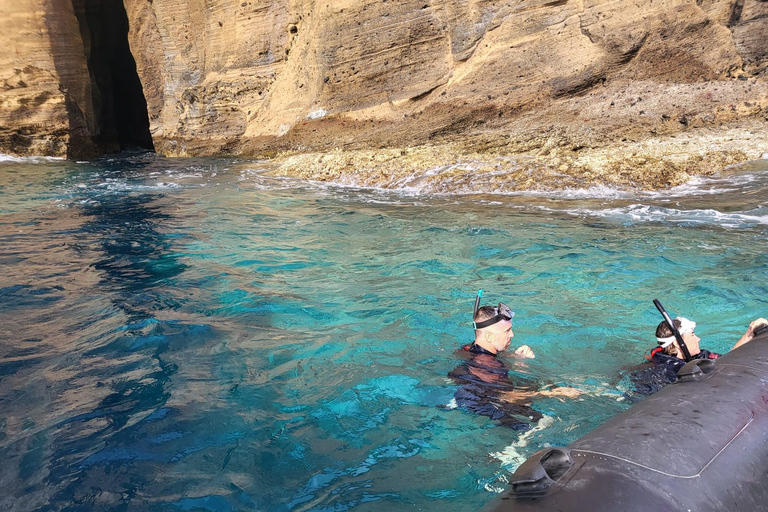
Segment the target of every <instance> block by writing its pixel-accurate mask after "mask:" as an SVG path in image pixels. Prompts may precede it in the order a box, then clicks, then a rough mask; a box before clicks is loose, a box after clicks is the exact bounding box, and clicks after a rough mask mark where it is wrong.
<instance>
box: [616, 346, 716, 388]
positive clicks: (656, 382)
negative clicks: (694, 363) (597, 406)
mask: <svg viewBox="0 0 768 512" xmlns="http://www.w3.org/2000/svg"><path fill="white" fill-rule="evenodd" d="M718 357H720V354H716V353H714V352H710V351H709V350H702V351H701V352H699V353H698V354H696V355H695V356H691V359H717V358H718ZM647 358H648V359H649V360H650V361H651V363H653V365H652V366H650V365H648V366H646V367H644V368H640V369H639V370H636V371H634V372H632V373H631V374H630V380H631V381H632V383H633V384H634V388H635V389H634V391H635V392H636V393H638V394H639V395H642V396H649V395H652V394H654V393H656V392H657V391H659V390H661V388H663V387H664V386H666V385H667V384H671V383H673V382H675V381H676V380H677V372H679V371H680V368H682V367H683V366H684V365H685V360H683V359H680V358H679V357H675V356H670V355H667V354H665V353H664V352H663V351H662V349H661V347H655V348H653V349H652V350H651V353H650V356H647Z"/></svg>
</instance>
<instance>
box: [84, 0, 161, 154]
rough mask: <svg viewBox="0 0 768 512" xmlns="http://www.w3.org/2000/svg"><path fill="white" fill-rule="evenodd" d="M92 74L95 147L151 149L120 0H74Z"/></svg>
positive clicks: (126, 16) (107, 149)
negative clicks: (95, 129) (95, 122)
mask: <svg viewBox="0 0 768 512" xmlns="http://www.w3.org/2000/svg"><path fill="white" fill-rule="evenodd" d="M73 5H74V8H75V14H76V15H77V18H78V21H79V23H80V34H81V36H82V39H83V44H84V46H85V49H86V56H87V58H88V68H89V70H90V74H91V83H92V85H93V86H94V87H92V94H93V105H94V109H96V118H97V122H98V123H99V127H98V128H99V129H98V130H97V133H98V135H97V138H98V140H97V143H98V144H99V145H100V146H102V147H103V148H104V149H105V150H106V151H109V150H110V149H113V150H114V149H117V148H119V149H120V150H124V149H138V148H142V149H145V150H150V151H154V149H155V148H154V145H153V143H152V136H151V135H150V133H149V116H148V114H147V101H146V99H145V98H144V91H143V89H142V87H141V81H140V80H139V75H138V73H137V72H136V61H135V60H134V59H133V55H132V54H131V49H130V47H129V46H128V15H127V14H126V12H125V6H124V5H123V1H122V0H74V1H73Z"/></svg>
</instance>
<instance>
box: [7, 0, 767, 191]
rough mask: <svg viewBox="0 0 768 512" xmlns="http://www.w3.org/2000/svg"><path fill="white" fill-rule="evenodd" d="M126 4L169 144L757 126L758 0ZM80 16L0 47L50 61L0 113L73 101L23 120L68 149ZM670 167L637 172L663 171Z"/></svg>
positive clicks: (161, 136) (664, 132)
mask: <svg viewBox="0 0 768 512" xmlns="http://www.w3.org/2000/svg"><path fill="white" fill-rule="evenodd" d="M90 1H92V2H93V1H97V0H90ZM104 1H106V0H104ZM6 3H7V2H6ZM66 3H67V2H66V1H65V2H59V3H56V2H50V4H49V3H43V2H42V0H38V1H34V0H23V1H22V2H20V3H18V4H16V5H18V6H19V7H18V8H17V10H18V12H17V13H16V16H17V17H23V18H24V19H25V20H26V23H32V24H34V23H35V21H34V19H32V18H35V16H32V15H31V14H30V13H31V12H33V11H34V12H36V13H38V16H37V18H40V17H42V16H41V14H40V13H44V14H45V18H46V19H48V20H56V21H57V23H60V24H61V25H62V26H68V24H69V25H71V24H72V19H73V18H72V15H71V13H70V12H69V11H67V9H65V8H62V7H58V8H54V7H53V5H54V4H56V5H60V4H66ZM4 4H5V3H4ZM124 5H125V9H126V12H127V15H128V19H129V26H130V29H129V33H128V39H129V43H130V47H131V52H132V54H133V56H134V58H135V60H136V68H137V71H138V75H139V78H140V79H141V83H142V86H143V92H144V96H145V97H146V100H147V110H148V114H149V123H150V131H151V135H152V139H153V141H154V144H155V147H156V149H157V150H158V151H160V152H162V153H164V154H167V155H173V156H187V155H213V154H220V153H230V154H242V155H252V156H272V155H276V154H282V153H286V152H288V153H291V152H293V153H301V152H323V151H331V150H334V149H342V150H361V151H364V150H368V149H374V148H396V151H398V152H399V151H400V150H401V149H404V150H405V149H407V148H409V147H413V146H422V145H423V146H425V147H432V146H434V147H437V146H440V147H451V148H454V150H456V151H458V150H461V148H464V149H466V151H468V152H470V153H472V154H477V153H485V152H488V153H491V154H497V153H503V152H506V153H505V154H506V156H509V157H510V158H512V157H514V156H515V155H529V156H530V155H533V156H534V157H535V158H536V159H538V160H536V166H541V165H545V166H547V165H550V163H548V161H546V158H550V157H551V158H555V157H558V156H557V155H558V154H560V153H564V152H567V151H572V148H574V147H578V148H580V151H587V150H589V151H594V152H595V154H598V153H599V151H601V148H608V147H610V148H613V149H612V151H618V152H619V153H621V149H620V147H619V146H620V144H619V146H617V143H621V142H622V141H629V142H637V141H642V140H661V139H663V138H664V137H674V136H675V135H676V134H679V133H694V132H696V130H699V129H703V128H706V129H707V130H710V131H708V132H707V133H708V134H709V133H714V134H716V133H717V129H718V128H720V127H723V128H722V130H723V133H726V131H727V130H739V129H741V128H740V127H741V126H742V123H746V124H744V126H749V130H752V131H753V132H754V133H753V135H754V138H755V139H758V140H761V139H762V140H765V139H766V132H765V129H764V124H765V121H766V118H767V117H768V108H767V106H768V92H767V89H766V84H767V83H768V79H767V78H766V76H767V73H766V69H767V65H766V63H767V62H768V46H767V45H768V2H765V1H761V0H699V1H696V0H633V1H630V0H619V1H615V0H612V1H609V0H546V1H545V0H518V1H492V0H465V1H458V0H420V1H415V0H334V1H331V0H238V1H234V0H154V1H148V0H124ZM3 8H4V9H6V10H9V9H11V10H13V9H12V8H9V7H7V6H5V7H3ZM25 9H26V11H25ZM7 18H8V16H4V17H3V19H4V20H7ZM37 18H35V19H37ZM30 20H31V21H30ZM5 22H6V23H8V22H7V21H5ZM50 23H51V22H50V21H49V23H48V25H50ZM38 25H41V23H39V22H38ZM42 28H46V27H45V26H43V27H42ZM35 30H38V29H35ZM40 30H42V29H40ZM46 30H47V28H46ZM81 31H82V28H81ZM75 32H76V31H75V30H74V28H72V27H69V28H67V29H66V30H60V31H57V32H55V33H54V32H51V31H50V30H48V31H47V32H44V33H39V34H38V35H37V36H36V37H38V40H35V41H36V42H35V44H36V45H37V46H34V45H33V44H32V42H30V41H32V40H33V38H32V37H31V36H24V37H25V38H26V39H24V41H22V40H21V35H19V34H15V35H14V36H13V37H15V38H16V39H18V41H17V40H16V39H14V42H13V44H18V45H20V46H19V47H20V48H22V50H21V51H20V52H17V53H19V54H20V55H19V57H16V60H17V61H19V62H18V63H15V64H13V63H9V62H7V59H8V57H5V58H6V61H0V64H1V65H0V73H2V76H3V77H7V78H4V80H5V83H11V82H12V81H13V80H17V79H16V78H14V76H15V75H14V73H15V71H14V69H19V70H23V69H25V66H26V64H25V65H22V64H24V63H25V62H28V61H31V60H32V57H33V56H34V55H37V54H39V55H42V56H44V57H45V59H47V62H48V64H47V68H45V67H44V66H43V68H44V69H49V70H50V69H52V70H53V71H49V75H46V76H48V77H49V78H48V82H45V83H46V84H48V85H45V86H44V87H43V86H40V87H43V88H42V89H40V91H42V90H43V89H44V90H46V91H48V92H47V94H50V95H51V97H50V99H46V103H50V105H49V106H46V107H45V109H43V108H38V109H33V110H34V112H32V111H31V110H30V109H29V108H27V110H26V111H23V110H18V108H19V105H18V102H19V100H18V99H13V98H15V97H16V96H15V95H18V94H19V93H18V92H17V91H16V89H18V88H17V87H16V86H15V85H14V86H13V87H14V89H9V88H8V87H9V86H6V90H13V91H16V92H13V93H12V94H9V93H5V94H4V96H3V100H2V101H3V103H2V105H1V106H0V107H1V108H0V120H3V124H4V125H5V126H6V129H11V128H12V124H13V123H11V122H6V121H5V120H6V119H16V120H18V119H20V118H22V117H25V116H26V115H27V114H25V113H24V114H19V113H18V112H29V114H30V115H31V116H32V117H34V116H39V118H40V119H48V118H51V119H59V118H62V117H61V116H62V115H63V114H62V113H61V108H59V111H56V112H58V113H56V112H54V109H53V106H54V104H56V102H57V101H58V102H59V104H61V103H62V102H66V101H69V102H72V101H74V102H75V103H77V104H78V105H81V107H80V108H79V109H78V111H79V112H81V113H82V119H83V120H82V121H77V120H72V119H70V120H69V127H68V128H67V125H66V123H65V122H63V121H62V122H61V127H60V128H61V129H60V133H62V136H61V137H60V138H58V139H57V138H56V137H55V136H52V135H50V134H47V133H45V132H44V130H39V131H35V129H34V128H31V127H29V126H27V127H26V128H25V129H26V130H27V131H28V132H29V141H30V144H31V146H30V147H32V146H34V147H43V146H45V144H49V145H53V146H56V145H57V144H58V146H56V147H66V146H67V144H69V142H68V139H67V138H66V135H69V136H72V134H73V133H74V132H75V131H76V129H80V128H78V127H81V126H82V127H85V128H83V129H84V130H85V129H87V127H89V126H90V124H89V123H90V121H89V119H90V118H89V116H90V115H91V114H90V112H91V111H92V110H94V107H93V106H92V105H91V106H90V107H89V106H88V102H87V101H82V102H81V101H80V100H79V99H78V98H80V97H87V96H88V93H87V90H86V89H87V87H88V85H87V83H85V82H87V80H84V79H83V76H84V74H83V69H82V67H83V62H82V61H81V62H75V61H76V60H77V59H76V58H75V54H76V53H77V46H78V42H77V41H76V39H77V38H76V37H75V38H74V39H73V40H70V39H68V37H69V36H70V35H72V34H75ZM4 33H6V34H7V33H8V32H7V31H4ZM0 37H2V36H0ZM6 37H8V36H6ZM28 40H29V41H28ZM33 42H34V41H33ZM22 43H23V44H22ZM79 44H80V45H81V46H82V45H83V44H82V42H80V43H79ZM24 45H28V46H24ZM86 46H87V45H86ZM27 48H28V49H27ZM35 52H37V53H35ZM46 52H47V53H46ZM54 57H56V58H54ZM65 57H66V58H68V59H69V61H71V65H69V64H68V65H67V66H66V67H67V69H68V73H66V74H62V73H61V71H57V68H61V66H59V65H56V66H53V67H52V64H51V62H54V63H55V62H59V61H61V60H62V59H63V58H65ZM41 58H42V57H41ZM38 60H39V59H38ZM81 60H82V59H81ZM69 61H67V62H69ZM40 66H42V65H40ZM35 69H37V68H35ZM91 71H93V70H91ZM40 76H42V75H40ZM38 80H42V78H39V79H38ZM17 82H18V80H17ZM17 82H16V83H17ZM25 83H26V82H25ZM56 83H58V84H59V88H58V89H57V90H55V91H54V90H51V87H50V84H56ZM63 84H68V85H63ZM76 84H80V87H79V89H78V87H77V85H76ZM60 89H65V90H66V91H68V94H66V95H65V97H67V98H69V99H67V100H65V99H64V98H62V94H61V92H59V90H60ZM30 94H32V92H31V91H30ZM36 94H40V92H37V93H36ZM31 97H33V98H34V97H35V96H31ZM57 98H58V99H57ZM13 108H16V109H17V110H13ZM46 109H48V110H46ZM71 110H72V109H70V113H69V114H68V115H69V117H70V118H71V117H72V115H71ZM12 112H17V113H16V114H12ZM57 115H58V116H59V118H57V117H56V116H57ZM14 116H15V117H14ZM62 119H63V118H62ZM78 123H79V124H78ZM54 125H55V126H59V125H57V124H56V123H53V124H52V125H51V126H54ZM9 127H11V128H9ZM13 129H15V130H16V131H17V132H18V131H19V129H20V128H18V127H16V128H13ZM711 130H714V131H711ZM86 131H87V130H86ZM57 133H59V132H57ZM702 133H703V132H702ZM708 136H709V135H708ZM739 140H742V139H739ZM44 141H48V142H44ZM756 145H757V146H759V145H760V143H757V144H756ZM767 145H768V144H767ZM662 146H664V145H662ZM673 146H674V144H671V145H670V146H669V147H673ZM747 146H749V147H747ZM752 146H753V144H752V143H750V144H746V145H745V146H744V147H743V148H741V149H739V148H735V147H733V148H732V150H733V153H732V155H737V154H740V155H742V156H741V157H740V158H742V159H749V158H757V157H758V156H759V154H762V152H765V151H768V147H763V148H762V149H761V151H760V152H759V153H758V154H757V155H754V154H753V152H754V150H755V148H753V147H752ZM8 147H9V145H8V144H6V143H4V145H3V146H2V149H4V150H5V148H8ZM12 150H14V149H12ZM14 151H18V149H16V150H14ZM38 151H39V152H44V151H43V150H40V149H39V150H38ZM57 151H59V152H60V151H61V150H60V149H59V150H57ZM452 151H453V150H452ZM630 153H631V151H630ZM440 154H443V153H440ZM628 154H629V153H628ZM545 157H546V158H545ZM658 157H659V158H661V159H662V160H661V161H664V157H663V156H661V155H658ZM558 158H559V157H558ZM670 158H671V157H670ZM730 158H731V157H729V158H726V160H729V161H730ZM733 158H738V157H737V156H733ZM518 160H526V159H525V158H523V159H520V158H518ZM526 161H527V160H526ZM559 165H562V164H559ZM559 165H558V167H559ZM665 165H666V164H659V166H657V170H658V173H657V175H654V176H651V177H649V179H648V180H647V181H646V182H647V183H659V182H660V181H659V176H661V175H662V174H663V173H664V172H666V171H665V170H664V169H666V167H665ZM547 168H548V167H547ZM532 169H533V168H532ZM648 172H652V169H651V168H650V167H649V168H648ZM685 172H688V171H685ZM694 172H695V171H694ZM662 181H663V180H662Z"/></svg>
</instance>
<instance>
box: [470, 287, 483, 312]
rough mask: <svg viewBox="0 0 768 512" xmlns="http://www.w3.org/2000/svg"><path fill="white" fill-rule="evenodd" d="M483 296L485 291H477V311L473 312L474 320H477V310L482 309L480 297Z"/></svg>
mask: <svg viewBox="0 0 768 512" xmlns="http://www.w3.org/2000/svg"><path fill="white" fill-rule="evenodd" d="M482 296H483V289H482V288H480V289H479V290H477V297H475V309H474V311H472V318H473V319H474V318H475V315H476V314H477V310H478V309H480V297H482Z"/></svg>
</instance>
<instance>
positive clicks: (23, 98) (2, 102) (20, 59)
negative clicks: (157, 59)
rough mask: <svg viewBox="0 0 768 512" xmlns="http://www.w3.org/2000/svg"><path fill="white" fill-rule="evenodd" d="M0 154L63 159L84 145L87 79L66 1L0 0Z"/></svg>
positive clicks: (77, 33)
mask: <svg viewBox="0 0 768 512" xmlns="http://www.w3.org/2000/svg"><path fill="white" fill-rule="evenodd" d="M0 34H2V35H0V40H2V41H3V44H2V46H3V47H4V48H11V49H12V51H3V52H0V151H3V152H9V153H16V154H20V155H37V154H43V155H55V156H66V155H67V154H68V150H69V147H70V146H71V145H78V146H79V145H83V144H88V136H87V135H88V124H89V123H91V122H92V121H93V105H92V104H91V102H90V80H89V78H88V67H87V65H86V62H85V57H84V50H83V46H82V40H81V38H80V31H79V26H78V23H77V19H76V17H75V13H74V10H73V7H72V5H71V4H70V3H68V2H53V1H47V0H14V1H12V2H10V1H8V2H0Z"/></svg>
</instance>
